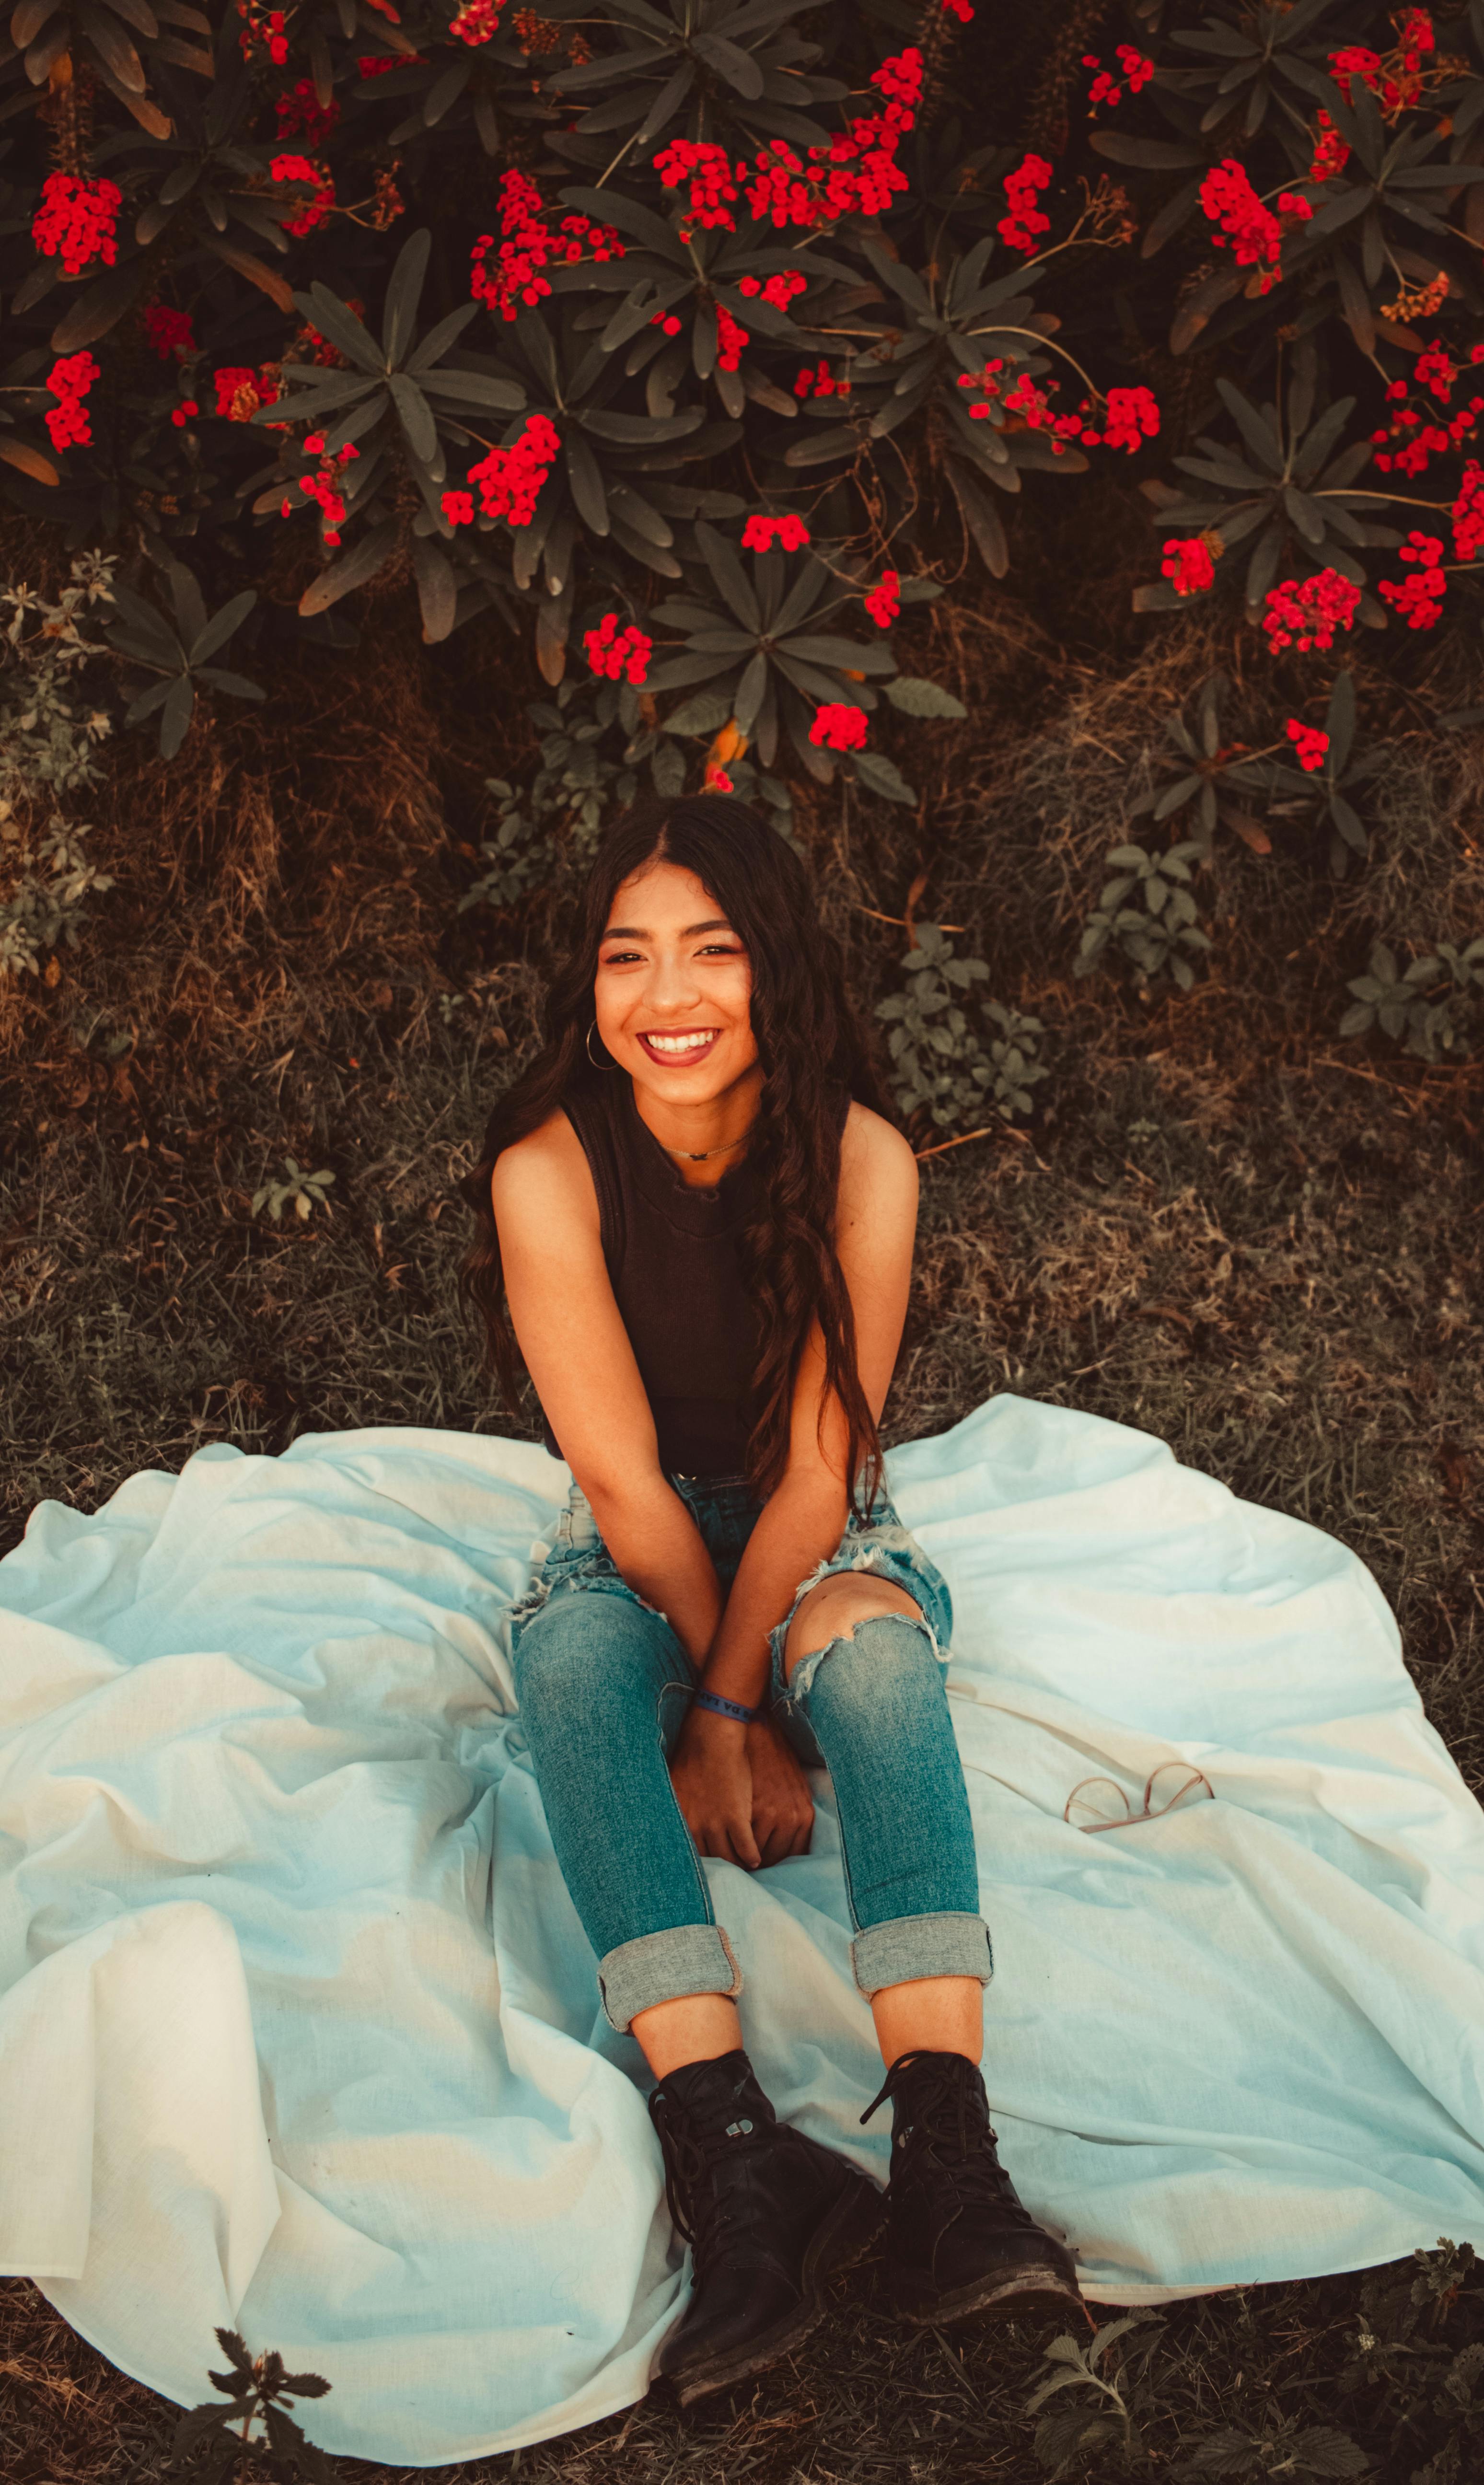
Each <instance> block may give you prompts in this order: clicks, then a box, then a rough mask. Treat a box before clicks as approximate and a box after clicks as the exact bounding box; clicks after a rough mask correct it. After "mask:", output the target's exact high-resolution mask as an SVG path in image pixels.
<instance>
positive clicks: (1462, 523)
mask: <svg viewBox="0 0 1484 2485" xmlns="http://www.w3.org/2000/svg"><path fill="white" fill-rule="evenodd" d="M1453 549H1454V551H1455V553H1456V554H1457V555H1458V558H1459V560H1478V558H1479V555H1480V553H1484V466H1480V465H1479V464H1478V463H1477V462H1476V460H1474V459H1473V458H1470V461H1469V463H1468V465H1467V466H1466V467H1465V468H1464V481H1463V489H1462V490H1461V491H1460V493H1459V496H1458V498H1457V500H1456V501H1455V502H1454V504H1453Z"/></svg>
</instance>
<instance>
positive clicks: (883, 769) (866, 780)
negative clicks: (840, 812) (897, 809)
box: [849, 751, 918, 806]
mask: <svg viewBox="0 0 1484 2485" xmlns="http://www.w3.org/2000/svg"><path fill="white" fill-rule="evenodd" d="M849 755H850V759H851V763H852V765H853V767H854V769H855V773H856V775H857V777H858V778H860V780H861V783H862V784H863V785H865V786H866V788H867V789H868V791H869V792H870V793H872V794H879V795H881V797H882V798H883V800H884V801H886V802H888V803H905V804H908V805H909V806H911V805H915V804H916V802H917V799H918V797H917V789H916V787H915V786H912V785H909V784H908V782H907V779H906V778H905V777H904V776H903V775H902V773H901V771H900V769H899V768H898V767H897V766H896V764H895V762H894V761H893V760H891V759H888V758H887V757H886V756H885V754H884V753H883V752H882V751H851V753H850V754H849Z"/></svg>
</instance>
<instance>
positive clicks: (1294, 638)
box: [1262, 569, 1360, 655]
mask: <svg viewBox="0 0 1484 2485" xmlns="http://www.w3.org/2000/svg"><path fill="white" fill-rule="evenodd" d="M1359 603H1360V588H1359V587H1354V586H1352V584H1351V582H1350V580H1349V579H1348V578H1341V576H1340V574H1339V571H1338V570H1337V569H1321V570H1319V571H1317V572H1316V573H1315V575H1314V576H1313V577H1312V578H1305V580H1304V581H1303V583H1302V585H1301V583H1300V582H1299V580H1297V579H1294V578H1285V579H1284V581H1283V583H1282V585H1281V587H1269V589H1268V595H1267V606H1268V609H1267V611H1266V613H1265V614H1263V616H1262V626H1263V629H1264V630H1265V631H1266V633H1267V639H1268V644H1269V646H1270V647H1272V648H1274V649H1277V648H1278V647H1292V646H1297V647H1299V648H1300V649H1301V650H1302V651H1303V653H1305V655H1306V654H1307V652H1308V650H1309V648H1310V647H1319V648H1325V647H1333V644H1334V633H1335V631H1336V630H1353V629H1354V627H1355V616H1356V608H1357V606H1358V605H1359Z"/></svg>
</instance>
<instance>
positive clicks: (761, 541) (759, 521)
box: [742, 514, 809, 552]
mask: <svg viewBox="0 0 1484 2485" xmlns="http://www.w3.org/2000/svg"><path fill="white" fill-rule="evenodd" d="M775 535H776V536H777V537H778V540H779V543H780V544H781V546H782V547H783V551H784V552H802V551H803V549H804V547H805V545H806V544H807V543H808V541H809V529H808V527H807V526H806V525H805V523H804V521H803V519H802V518H796V517H794V516H792V515H791V514H790V515H789V516H788V517H786V518H768V517H763V516H760V515H759V516H757V517H753V518H749V519H748V522H747V524H746V526H745V527H744V528H743V530H742V549H743V551H744V552H771V551H772V549H773V538H774V536H775Z"/></svg>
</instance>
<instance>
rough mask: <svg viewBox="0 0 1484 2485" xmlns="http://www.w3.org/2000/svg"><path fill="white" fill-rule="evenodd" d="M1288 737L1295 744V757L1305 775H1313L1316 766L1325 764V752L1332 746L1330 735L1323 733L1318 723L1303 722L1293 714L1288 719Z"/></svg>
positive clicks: (1320, 766) (1319, 766)
mask: <svg viewBox="0 0 1484 2485" xmlns="http://www.w3.org/2000/svg"><path fill="white" fill-rule="evenodd" d="M1288 739H1289V741H1290V742H1291V743H1292V744H1293V750H1294V757H1295V758H1296V759H1297V761H1298V763H1299V766H1300V767H1301V768H1302V769H1303V770H1304V772H1305V776H1308V777H1312V775H1313V773H1314V771H1315V769H1316V768H1322V767H1323V766H1324V762H1325V753H1326V751H1328V750H1329V748H1330V737H1329V735H1328V734H1327V733H1321V732H1320V730H1319V728H1318V726H1317V725H1314V724H1300V722H1299V720H1298V718H1297V717H1296V716H1291V717H1290V718H1289V720H1288Z"/></svg>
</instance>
